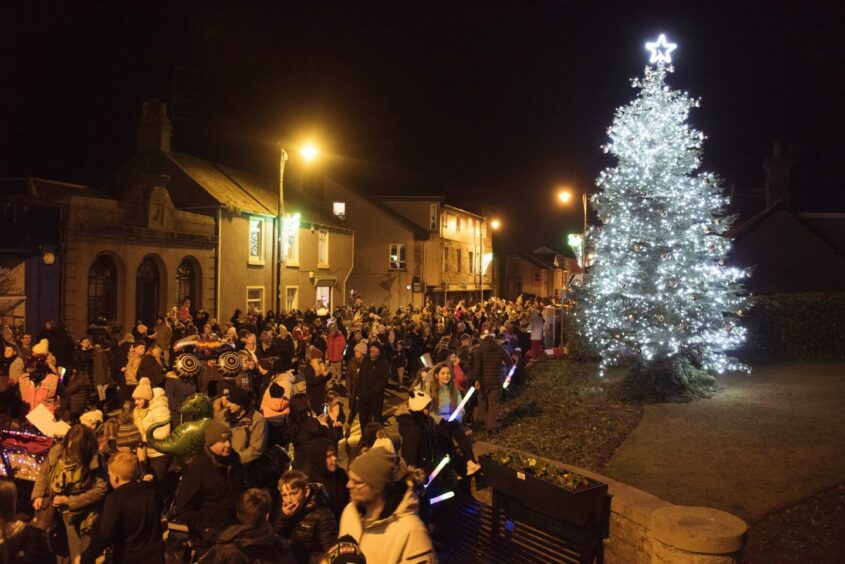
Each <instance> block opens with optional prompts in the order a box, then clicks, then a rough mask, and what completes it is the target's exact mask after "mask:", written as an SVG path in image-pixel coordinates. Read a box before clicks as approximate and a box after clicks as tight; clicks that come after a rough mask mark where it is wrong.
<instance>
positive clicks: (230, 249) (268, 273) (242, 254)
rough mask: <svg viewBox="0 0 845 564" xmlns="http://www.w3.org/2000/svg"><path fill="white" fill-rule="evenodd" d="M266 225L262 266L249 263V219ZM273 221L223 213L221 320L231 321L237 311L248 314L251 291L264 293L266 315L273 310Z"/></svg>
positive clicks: (261, 217) (221, 233)
mask: <svg viewBox="0 0 845 564" xmlns="http://www.w3.org/2000/svg"><path fill="white" fill-rule="evenodd" d="M252 217H255V218H259V219H262V220H263V222H264V225H263V227H264V229H263V236H264V240H263V242H264V244H263V246H262V248H263V256H262V257H261V260H260V262H257V263H250V260H249V231H250V218H252ZM272 242H273V219H272V218H269V217H263V216H251V215H250V214H240V213H233V212H229V211H224V212H223V213H222V214H221V222H220V275H221V276H220V309H219V311H218V312H217V315H218V317H219V318H220V319H229V318H230V317H231V316H232V315H233V314H234V312H235V310H236V309H240V310H241V311H242V312H244V313H246V311H247V292H248V291H249V289H250V288H252V289H260V290H261V292H262V301H261V309H262V310H263V313H266V312H267V310H269V309H273V291H274V290H273V289H274V288H275V287H276V286H275V280H274V277H273V273H274V272H275V270H274V269H275V265H274V255H273V244H272Z"/></svg>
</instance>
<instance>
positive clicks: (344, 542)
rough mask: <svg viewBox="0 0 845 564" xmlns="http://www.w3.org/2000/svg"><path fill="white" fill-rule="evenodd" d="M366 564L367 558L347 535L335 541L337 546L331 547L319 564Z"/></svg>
mask: <svg viewBox="0 0 845 564" xmlns="http://www.w3.org/2000/svg"><path fill="white" fill-rule="evenodd" d="M323 563H327V564H367V557H366V556H364V553H363V552H361V548H360V547H359V546H358V543H357V542H355V539H353V538H352V537H350V536H349V535H346V536H343V537H340V538H339V539H337V544H335V545H334V546H332V547H331V548H330V549H329V550H328V551H327V552H326V555H325V557H323V560H322V562H321V563H320V564H323Z"/></svg>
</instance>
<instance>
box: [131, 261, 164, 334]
mask: <svg viewBox="0 0 845 564" xmlns="http://www.w3.org/2000/svg"><path fill="white" fill-rule="evenodd" d="M160 280H161V279H160V277H159V271H158V265H157V264H156V261H155V260H154V259H153V258H152V257H146V258H144V260H143V261H142V262H141V264H140V265H139V266H138V271H137V272H136V273H135V319H137V320H139V321H143V322H144V323H145V324H146V325H148V326H150V327H152V326H153V325H154V324H155V320H156V316H157V315H158V314H159V307H158V300H159V292H160Z"/></svg>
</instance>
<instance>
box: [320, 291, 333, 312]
mask: <svg viewBox="0 0 845 564" xmlns="http://www.w3.org/2000/svg"><path fill="white" fill-rule="evenodd" d="M316 305H317V309H319V308H321V307H324V308H326V309H328V310H331V309H332V289H331V288H330V287H329V286H317V304H316Z"/></svg>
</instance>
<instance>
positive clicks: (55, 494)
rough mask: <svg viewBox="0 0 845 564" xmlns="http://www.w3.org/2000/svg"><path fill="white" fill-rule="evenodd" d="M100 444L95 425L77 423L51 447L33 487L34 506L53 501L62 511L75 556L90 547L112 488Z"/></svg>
mask: <svg viewBox="0 0 845 564" xmlns="http://www.w3.org/2000/svg"><path fill="white" fill-rule="evenodd" d="M97 446H98V445H97V437H96V436H94V432H93V431H91V429H88V428H87V427H84V426H82V425H74V426H73V427H71V429H70V431H68V433H67V435H65V438H64V439H63V440H62V442H61V443H59V444H57V445H55V446H53V448H52V449H50V452H49V454H48V455H47V460H46V462H45V463H43V464H42V465H41V468H40V469H39V471H38V476H37V477H36V479H35V486H34V487H33V488H32V497H31V499H32V507H33V509H35V510H36V511H38V510H40V509H42V508H44V507H47V506H48V504H52V505H53V506H54V507H56V508H57V509H58V510H59V511H60V512H61V518H62V521H63V522H64V525H65V531H66V534H67V541H68V549H69V551H70V557H71V559H75V558H78V557H79V556H81V555H82V553H83V552H84V551H85V549H86V548H88V544H89V543H90V542H91V535H92V534H93V530H94V526H95V524H96V522H97V518H98V517H99V515H100V507H101V506H102V501H103V498H104V497H105V496H106V492H107V490H108V484H107V483H106V476H105V472H104V471H103V469H102V467H101V466H100V457H99V456H98V455H97Z"/></svg>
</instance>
